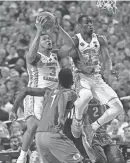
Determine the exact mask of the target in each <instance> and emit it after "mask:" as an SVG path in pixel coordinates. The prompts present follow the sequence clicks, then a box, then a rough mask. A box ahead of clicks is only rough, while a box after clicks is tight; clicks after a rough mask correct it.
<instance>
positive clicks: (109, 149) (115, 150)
mask: <svg viewBox="0 0 130 163" xmlns="http://www.w3.org/2000/svg"><path fill="white" fill-rule="evenodd" d="M105 154H106V157H107V160H108V163H112V162H113V163H125V161H124V158H123V155H122V153H121V150H120V149H119V147H118V146H117V145H116V144H109V145H107V146H106V147H105Z"/></svg>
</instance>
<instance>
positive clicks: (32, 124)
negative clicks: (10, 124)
mask: <svg viewBox="0 0 130 163" xmlns="http://www.w3.org/2000/svg"><path fill="white" fill-rule="evenodd" d="M37 126H38V120H37V119H36V118H34V117H30V118H29V119H27V132H29V133H30V134H34V133H35V132H36V129H37Z"/></svg>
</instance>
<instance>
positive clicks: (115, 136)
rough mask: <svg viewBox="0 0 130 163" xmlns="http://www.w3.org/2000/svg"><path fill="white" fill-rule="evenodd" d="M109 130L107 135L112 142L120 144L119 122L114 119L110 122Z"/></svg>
mask: <svg viewBox="0 0 130 163" xmlns="http://www.w3.org/2000/svg"><path fill="white" fill-rule="evenodd" d="M110 128H111V129H109V130H110V131H109V132H108V134H109V135H110V136H111V138H112V140H114V141H116V142H122V136H121V134H120V132H119V121H118V120H117V119H114V120H113V121H112V122H111V126H110Z"/></svg>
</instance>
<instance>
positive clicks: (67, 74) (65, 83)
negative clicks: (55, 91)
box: [58, 68, 74, 88]
mask: <svg viewBox="0 0 130 163" xmlns="http://www.w3.org/2000/svg"><path fill="white" fill-rule="evenodd" d="M58 78H59V84H60V85H61V86H62V87H64V88H70V87H71V86H72V85H73V83H74V82H73V74H72V71H71V70H70V69H68V68H64V69H61V70H60V72H59V75H58Z"/></svg>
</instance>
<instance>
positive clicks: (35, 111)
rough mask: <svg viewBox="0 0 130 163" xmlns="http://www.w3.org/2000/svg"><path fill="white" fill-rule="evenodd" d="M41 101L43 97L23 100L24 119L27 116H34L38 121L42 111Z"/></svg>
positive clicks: (31, 97)
mask: <svg viewBox="0 0 130 163" xmlns="http://www.w3.org/2000/svg"><path fill="white" fill-rule="evenodd" d="M43 100H44V97H36V96H29V95H28V96H26V98H25V99H24V116H25V118H26V119H27V118H28V117H29V116H35V117H36V118H37V119H38V120H40V118H41V114H42V111H43Z"/></svg>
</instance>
